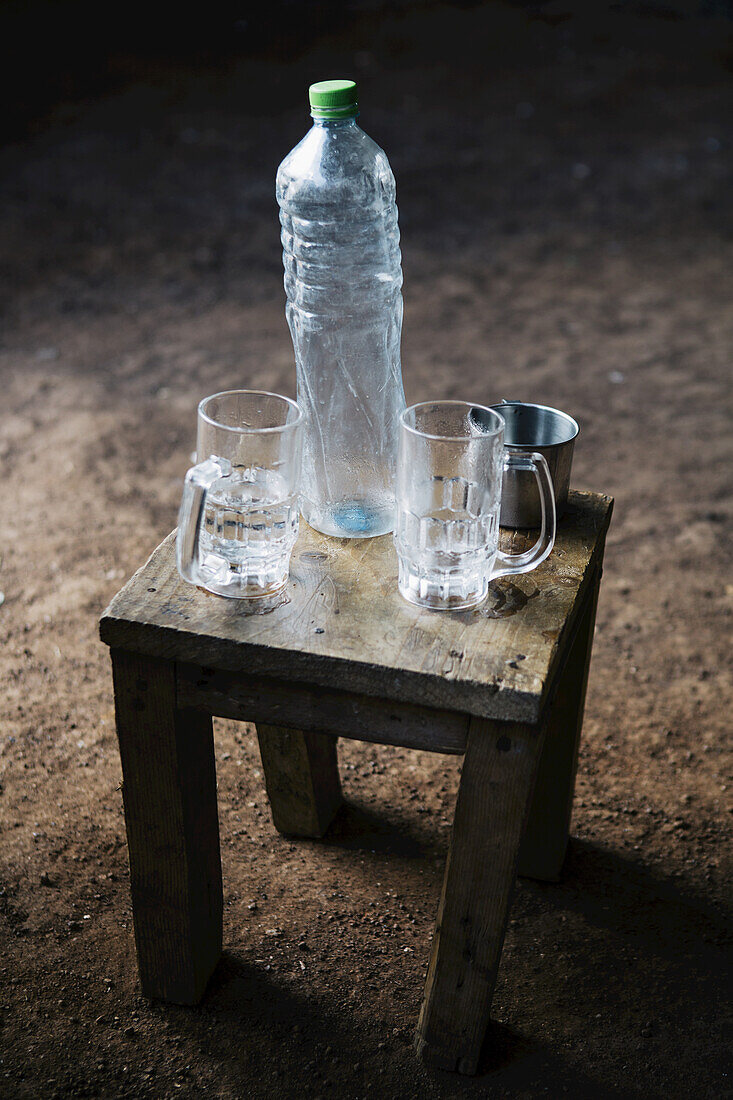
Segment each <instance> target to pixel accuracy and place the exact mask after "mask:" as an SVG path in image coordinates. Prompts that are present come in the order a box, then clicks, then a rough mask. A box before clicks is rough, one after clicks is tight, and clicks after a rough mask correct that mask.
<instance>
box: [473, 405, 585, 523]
mask: <svg viewBox="0 0 733 1100" xmlns="http://www.w3.org/2000/svg"><path fill="white" fill-rule="evenodd" d="M490 408H492V409H495V410H496V412H498V413H499V414H500V415H501V416H503V417H504V421H505V423H506V428H505V430H504V446H505V447H506V449H507V450H509V451H512V450H516V451H520V450H521V451H539V452H540V454H541V455H544V457H545V459H546V460H547V465H548V466H549V467H550V474H551V475H552V482H553V485H554V487H555V506H556V509H557V518H558V519H560V517H561V515H562V514H563V511H564V510H565V506H566V504H567V502H568V489H569V488H570V467H571V465H572V461H573V448H574V446H575V440H576V439H577V436H578V433H579V431H580V428H579V427H578V424H577V422H576V421H575V420H573V418H572V416H568V414H567V413H564V412H561V411H560V410H559V409H551V408H548V406H547V405H529V404H525V403H524V402H523V401H502V402H501V404H499V405H491V406H490ZM541 522H542V517H541V513H540V498H539V493H538V492H537V484H536V481H535V478H534V475H533V474H531V473H527V472H526V471H525V470H518V469H512V468H511V467H510V468H509V469H506V470H505V471H504V482H503V485H502V491H501V516H500V519H499V523H500V524H501V526H502V527H539V526H540V524H541Z"/></svg>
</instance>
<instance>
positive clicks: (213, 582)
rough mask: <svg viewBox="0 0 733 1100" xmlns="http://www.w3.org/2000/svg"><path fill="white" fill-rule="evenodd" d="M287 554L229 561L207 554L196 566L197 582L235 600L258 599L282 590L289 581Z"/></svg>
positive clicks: (216, 593) (210, 590) (218, 594)
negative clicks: (197, 568)
mask: <svg viewBox="0 0 733 1100" xmlns="http://www.w3.org/2000/svg"><path fill="white" fill-rule="evenodd" d="M289 569H290V554H289V553H288V555H287V557H286V558H284V559H283V558H282V557H279V558H278V559H277V560H275V561H272V560H269V561H262V560H261V561H259V562H248V563H246V565H244V564H238V565H236V566H234V565H232V564H231V563H230V562H228V561H227V560H226V558H221V557H218V556H217V555H215V554H207V555H205V556H204V557H203V560H202V562H201V564H200V566H199V570H198V576H197V578H196V579H197V582H198V584H199V585H200V586H201V588H205V589H206V591H207V592H212V593H213V594H214V595H215V596H228V597H229V598H230V599H235V600H259V599H263V598H264V597H266V596H274V595H276V594H277V593H278V592H282V590H283V589H284V588H285V586H286V584H287V583H288V573H289Z"/></svg>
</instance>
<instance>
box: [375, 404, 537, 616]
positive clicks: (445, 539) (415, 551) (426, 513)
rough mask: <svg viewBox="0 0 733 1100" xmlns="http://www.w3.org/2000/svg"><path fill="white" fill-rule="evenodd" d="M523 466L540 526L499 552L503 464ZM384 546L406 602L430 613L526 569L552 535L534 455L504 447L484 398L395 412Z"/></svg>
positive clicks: (462, 602) (469, 599)
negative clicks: (520, 543) (390, 514)
mask: <svg viewBox="0 0 733 1100" xmlns="http://www.w3.org/2000/svg"><path fill="white" fill-rule="evenodd" d="M507 468H510V469H522V470H531V471H532V472H533V473H534V475H535V477H536V479H537V484H538V488H539V491H540V501H541V526H540V535H539V538H538V539H537V541H536V543H535V544H534V546H532V547H531V548H530V549H529V550H528V551H526V552H525V553H522V554H505V553H503V552H502V551H501V550H500V549H499V511H500V508H501V486H502V477H503V473H504V470H505V469H507ZM396 497H397V516H396V524H395V532H394V543H395V548H396V550H397V557H398V560H399V574H398V585H399V590H400V592H401V594H402V595H403V596H404V598H405V599H406V600H409V601H410V603H414V604H418V605H419V606H421V607H427V608H433V609H435V610H459V609H463V608H471V607H476V606H477V605H478V604H480V603H481V602H482V601H483V600H484V599H485V598H486V596H487V594H488V591H489V582H490V581H491V580H493V579H494V578H496V577H502V576H507V575H511V574H515V573H527V572H529V571H530V570H531V569H535V568H536V567H537V566H538V565H539V564H540V562H542V561H544V560H545V558H546V557H547V556H548V555H549V553H550V551H551V550H552V547H553V545H554V542H555V497H554V493H553V486H552V478H551V476H550V471H549V469H548V466H547V462H546V461H545V459H544V457H543V456H542V455H541V454H539V453H538V452H533V451H513V452H510V451H506V450H505V449H504V419H503V417H502V416H500V415H499V413H497V412H495V411H494V410H493V409H490V408H487V407H486V406H484V405H474V404H471V403H469V402H466V401H425V402H421V403H420V404H418V405H413V406H411V407H410V408H408V409H405V411H404V412H403V413H402V415H401V417H400V440H399V451H398V457H397V484H396Z"/></svg>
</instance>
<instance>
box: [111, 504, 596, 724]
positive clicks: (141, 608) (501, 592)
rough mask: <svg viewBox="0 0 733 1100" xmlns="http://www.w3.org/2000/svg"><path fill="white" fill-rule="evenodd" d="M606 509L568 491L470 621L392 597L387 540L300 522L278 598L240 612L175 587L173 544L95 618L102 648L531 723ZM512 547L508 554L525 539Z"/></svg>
mask: <svg viewBox="0 0 733 1100" xmlns="http://www.w3.org/2000/svg"><path fill="white" fill-rule="evenodd" d="M612 507H613V501H612V499H611V498H610V497H607V496H602V495H600V494H596V493H578V492H572V493H571V494H570V500H569V504H568V509H567V512H566V513H565V516H564V517H563V519H562V521H561V522H560V524H559V525H558V536H557V541H556V544H555V548H554V550H553V552H552V554H551V555H550V557H549V558H548V560H547V561H545V562H544V563H543V564H542V565H541V566H540V567H539V568H538V569H536V570H535V571H534V572H532V573H526V574H523V575H521V576H517V577H512V578H504V579H502V580H499V581H497V582H496V583H494V584H492V588H491V593H490V595H489V598H488V600H487V601H486V603H484V604H483V605H482V606H481V607H479V608H477V609H475V610H473V611H456V612H436V611H426V610H421V609H420V608H417V607H414V606H412V605H411V604H409V603H407V602H406V601H405V600H403V599H402V597H401V596H400V594H399V592H398V590H397V558H396V555H395V551H394V547H393V544H392V537H391V535H385V536H383V537H382V538H375V539H331V538H326V537H325V536H323V535H319V534H317V533H316V532H315V531H313V530H312V529H311V528H310V527H308V525H307V524H306V523H304V522H302V521H301V527H300V534H299V536H298V541H297V543H296V546H295V549H294V551H293V557H292V562H291V573H290V580H289V582H288V586H287V589H286V591H285V593H284V594H281V595H280V596H279V597H276V598H274V599H273V600H269V601H264V600H263V601H257V603H256V605H255V606H254V609H253V610H250V609H249V605H247V604H245V603H244V602H243V601H241V600H229V599H225V598H223V597H220V596H213V595H210V594H209V593H208V592H205V591H203V590H202V589H198V588H195V587H193V586H192V585H189V584H187V583H186V582H185V581H183V580H182V579H181V578H180V576H179V575H178V572H177V570H176V565H175V533H173V534H171V535H169V536H168V538H167V539H165V540H164V542H162V543H161V544H160V546H159V547H158V548H157V550H155V552H154V553H153V555H152V556H151V557H150V559H149V560H148V562H147V563H146V564H145V565H144V566H143V567H142V568H141V569H139V570H138V571H137V573H135V575H134V576H133V577H132V579H131V580H130V581H129V582H128V583H127V584H126V585H125V587H124V588H123V589H122V590H121V591H120V592H119V593H118V594H117V595H116V596H115V598H114V599H113V601H112V603H111V604H110V606H109V607H108V608H107V610H106V612H105V613H104V615H103V617H102V620H101V624H100V633H101V637H102V641H104V642H106V643H107V644H108V645H110V646H114V647H117V648H120V649H127V650H132V651H134V652H137V653H143V654H147V655H149V656H154V657H164V658H168V659H171V660H175V661H184V662H192V663H195V664H198V665H201V666H203V667H209V668H215V669H228V670H234V671H241V672H243V673H245V674H252V675H266V676H272V677H280V678H282V679H287V680H291V681H302V682H307V683H309V684H315V685H319V686H321V687H326V688H337V689H346V690H349V691H353V692H361V693H363V694H366V695H376V696H379V697H381V698H383V699H394V700H397V701H400V702H407V703H415V704H422V705H423V706H428V707H440V708H442V709H444V710H457V711H461V712H463V713H467V714H474V715H478V716H480V717H484V718H499V719H503V720H507V721H523V722H535V721H537V720H538V718H539V716H540V714H541V712H542V708H543V706H544V703H545V701H546V693H547V689H548V685H549V684H550V682H551V680H552V677H553V674H554V671H555V668H556V663H557V661H558V659H559V653H560V650H561V642H562V639H563V637H564V636H567V634H568V632H569V631H570V630H571V629H572V628H571V623H572V621H573V619H574V617H575V612H576V610H577V608H578V607H579V606H580V604H581V602H582V598H583V596H584V594H585V591H586V589H587V588H588V587H589V585H590V583H591V579H592V577H593V576H594V575H595V571H596V569H597V567H598V563H599V562H600V561H601V560H602V554H603V544H604V540H605V535H606V531H607V529H608V524H609V521H610V518H611V510H612ZM506 538H507V533H506V532H505V534H504V538H503V543H502V544H503V545H504V543H505V541H506ZM511 538H512V550H513V551H517V550H521V549H523V548H526V545H527V544H528V543H529V542H531V541H533V538H534V536H532V538H530V539H528V537H527V535H526V533H519V532H515V533H514V534H513V535H512V536H511Z"/></svg>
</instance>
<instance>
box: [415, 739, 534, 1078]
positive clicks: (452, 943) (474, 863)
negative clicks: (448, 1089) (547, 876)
mask: <svg viewBox="0 0 733 1100" xmlns="http://www.w3.org/2000/svg"><path fill="white" fill-rule="evenodd" d="M540 751H541V732H540V731H539V730H538V729H537V728H535V727H532V726H526V725H520V724H518V723H510V722H501V723H500V722H489V721H486V720H485V719H479V718H472V719H471V723H470V725H469V731H468V744H467V747H466V756H465V759H464V762H463V771H462V774H461V783H460V787H459V790H458V800H457V802H456V813H455V819H454V822H453V835H452V839H451V846H450V851H449V853H448V861H447V864H446V868H445V877H444V880H443V893H442V896H441V899H440V905H439V908H438V917H437V920H436V924H435V936H434V938H433V948H432V956H431V959H430V966H429V968H428V977H427V982H426V985H425V999H424V1001H423V1005H422V1009H421V1011H420V1019H419V1022H418V1026H417V1036H416V1047H417V1050H418V1052H419V1054H420V1055H421V1057H422V1058H423V1060H424V1061H425V1062H426V1063H427V1064H428V1065H432V1066H435V1067H437V1068H440V1069H448V1070H456V1069H457V1070H458V1071H459V1072H460V1073H475V1072H476V1069H477V1067H478V1060H479V1054H480V1051H481V1044H482V1042H483V1039H484V1035H485V1032H486V1027H487V1024H488V1022H489V1009H490V1007H491V998H492V995H493V992H494V985H495V983H496V975H497V971H498V969H499V959H500V957H501V949H502V946H503V943H504V933H505V931H506V922H507V918H508V915H509V906H510V903H511V895H512V890H513V887H514V882H515V878H516V867H517V856H518V852H519V844H520V840H521V836H522V829H523V826H524V823H525V820H526V815H527V809H528V806H529V803H530V800H531V797H532V787H533V783H534V778H535V773H536V769H537V763H538V760H539V756H540Z"/></svg>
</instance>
